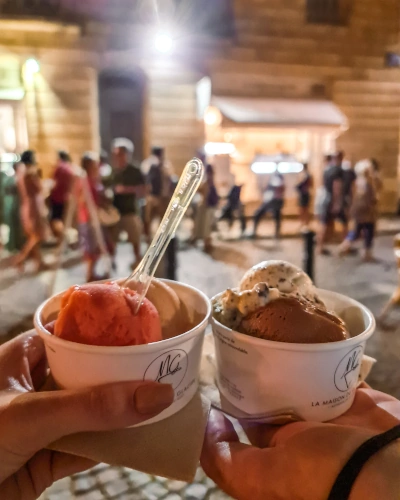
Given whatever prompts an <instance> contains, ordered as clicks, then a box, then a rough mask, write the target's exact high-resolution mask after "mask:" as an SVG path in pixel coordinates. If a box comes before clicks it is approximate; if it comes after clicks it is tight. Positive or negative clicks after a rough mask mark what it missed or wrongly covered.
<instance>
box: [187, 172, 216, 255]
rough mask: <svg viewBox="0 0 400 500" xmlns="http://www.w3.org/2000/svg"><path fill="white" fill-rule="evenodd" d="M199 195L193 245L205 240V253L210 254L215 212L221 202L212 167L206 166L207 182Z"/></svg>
mask: <svg viewBox="0 0 400 500" xmlns="http://www.w3.org/2000/svg"><path fill="white" fill-rule="evenodd" d="M199 193H200V195H201V197H202V199H201V202H200V203H199V205H198V207H197V211H196V218H195V221H194V232H193V238H192V243H196V241H197V240H199V239H201V240H203V243H204V251H205V252H207V253H208V252H210V251H211V250H212V241H211V233H212V229H213V225H214V222H215V211H216V208H217V206H218V202H219V196H218V193H217V188H216V187H215V183H214V169H213V167H212V165H207V166H206V180H205V182H204V183H203V184H202V185H201V186H200V188H199Z"/></svg>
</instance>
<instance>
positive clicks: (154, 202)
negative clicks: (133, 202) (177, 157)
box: [145, 148, 173, 238]
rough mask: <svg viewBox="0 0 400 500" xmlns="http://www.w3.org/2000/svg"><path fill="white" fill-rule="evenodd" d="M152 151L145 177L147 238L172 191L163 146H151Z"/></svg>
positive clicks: (161, 214) (166, 204) (165, 206)
mask: <svg viewBox="0 0 400 500" xmlns="http://www.w3.org/2000/svg"><path fill="white" fill-rule="evenodd" d="M152 151H153V159H154V163H153V164H152V165H151V166H150V169H149V172H148V174H147V178H146V182H147V186H148V193H149V194H148V196H147V198H146V213H145V221H146V224H145V227H146V236H147V237H148V238H150V231H151V224H152V222H153V220H154V219H159V220H161V219H162V218H163V216H164V213H165V211H166V210H167V207H168V204H169V202H170V200H171V196H172V192H173V189H172V180H171V176H170V173H169V171H168V170H167V168H166V167H165V165H164V150H163V148H153V150H152Z"/></svg>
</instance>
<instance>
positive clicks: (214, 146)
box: [204, 142, 236, 156]
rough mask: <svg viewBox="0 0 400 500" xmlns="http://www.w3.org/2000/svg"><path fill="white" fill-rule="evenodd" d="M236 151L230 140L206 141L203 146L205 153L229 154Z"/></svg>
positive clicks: (210, 154)
mask: <svg viewBox="0 0 400 500" xmlns="http://www.w3.org/2000/svg"><path fill="white" fill-rule="evenodd" d="M235 151H236V148H235V145H234V144H232V143H230V142H207V144H206V145H205V146H204V152H205V153H206V155H209V156H214V155H231V154H233V153H234V152H235Z"/></svg>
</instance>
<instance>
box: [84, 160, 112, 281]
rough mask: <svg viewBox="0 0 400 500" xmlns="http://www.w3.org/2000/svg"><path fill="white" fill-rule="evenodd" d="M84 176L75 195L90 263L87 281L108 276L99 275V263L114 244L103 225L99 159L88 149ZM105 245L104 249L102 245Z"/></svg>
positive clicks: (85, 252) (103, 197) (103, 204)
mask: <svg viewBox="0 0 400 500" xmlns="http://www.w3.org/2000/svg"><path fill="white" fill-rule="evenodd" d="M81 167H82V170H83V171H84V173H85V174H86V175H85V176H84V177H81V178H77V181H76V182H77V185H76V188H75V189H74V195H75V196H77V199H78V231H79V243H80V245H81V248H82V250H83V252H84V258H85V261H86V263H87V271H86V281H98V280H102V279H107V278H108V277H109V275H108V274H106V275H101V276H100V275H98V274H96V264H97V262H98V260H99V258H100V257H101V255H102V253H104V251H107V252H109V254H110V255H113V253H114V245H113V243H112V239H111V235H110V234H109V232H108V231H107V229H108V228H107V227H104V226H102V224H101V216H100V209H101V208H102V207H105V206H107V203H109V202H108V200H107V198H106V197H105V195H104V186H103V184H102V182H101V176H100V169H99V162H98V159H97V157H96V155H95V153H92V152H86V153H85V154H84V155H83V156H82V159H81ZM102 247H103V248H102Z"/></svg>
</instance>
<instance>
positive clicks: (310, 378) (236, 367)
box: [212, 290, 375, 422]
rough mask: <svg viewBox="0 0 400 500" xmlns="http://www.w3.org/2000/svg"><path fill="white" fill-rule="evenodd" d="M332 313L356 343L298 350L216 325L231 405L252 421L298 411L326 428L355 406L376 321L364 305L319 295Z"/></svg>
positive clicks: (221, 374) (220, 371) (220, 380)
mask: <svg viewBox="0 0 400 500" xmlns="http://www.w3.org/2000/svg"><path fill="white" fill-rule="evenodd" d="M318 293H319V296H320V297H321V298H322V300H323V301H324V302H325V304H326V305H327V308H328V310H331V311H334V312H336V313H337V314H338V315H339V316H340V317H341V318H342V319H343V320H344V321H345V323H346V325H347V327H348V329H349V332H350V334H351V338H349V339H347V340H342V341H340V342H330V343H323V344H292V343H286V342H275V341H269V340H263V339H258V338H255V337H250V336H248V335H244V334H242V333H238V332H236V331H234V330H231V329H230V328H227V327H226V326H224V325H222V324H221V323H219V322H218V321H216V320H215V319H214V318H213V319H212V327H213V334H214V338H215V353H216V362H217V384H218V388H219V390H220V392H221V393H222V395H223V396H224V397H225V398H226V399H227V400H228V402H229V403H231V404H232V405H234V406H235V407H236V408H239V409H240V410H242V411H244V412H246V413H247V414H249V415H261V414H264V413H270V412H271V413H272V412H274V413H275V412H282V413H284V412H285V411H287V410H292V411H294V412H295V413H296V414H297V415H299V416H300V417H302V418H303V419H304V420H311V421H317V422H324V421H327V420H331V419H333V418H335V417H338V416H339V415H341V414H342V413H344V412H345V411H346V410H348V409H349V408H350V406H351V405H352V403H353V399H354V395H355V390H356V387H357V383H358V377H359V372H360V365H361V359H362V356H363V353H364V348H365V344H366V341H367V339H368V338H369V337H370V336H371V335H372V334H373V333H374V330H375V319H374V317H373V315H372V313H371V312H370V311H369V310H368V309H367V308H366V307H364V306H363V305H362V304H360V303H359V302H357V301H355V300H353V299H350V298H348V297H345V296H344V295H340V294H338V293H334V292H329V291H326V290H319V291H318Z"/></svg>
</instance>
